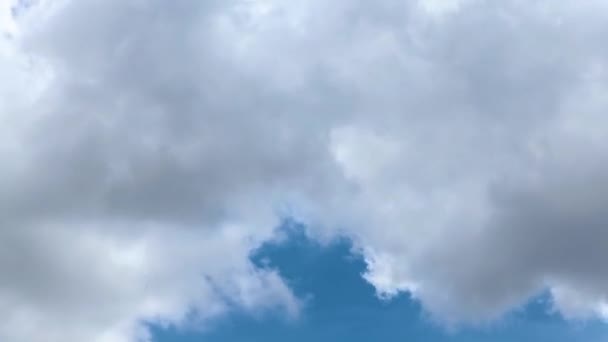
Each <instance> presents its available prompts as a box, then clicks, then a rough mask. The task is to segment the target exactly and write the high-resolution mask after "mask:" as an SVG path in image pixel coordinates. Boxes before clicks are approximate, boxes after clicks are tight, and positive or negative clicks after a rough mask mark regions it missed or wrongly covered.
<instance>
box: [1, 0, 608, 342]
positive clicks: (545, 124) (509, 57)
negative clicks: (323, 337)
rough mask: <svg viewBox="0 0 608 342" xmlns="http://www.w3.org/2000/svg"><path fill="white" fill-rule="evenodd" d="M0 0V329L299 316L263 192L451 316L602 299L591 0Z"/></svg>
mask: <svg viewBox="0 0 608 342" xmlns="http://www.w3.org/2000/svg"><path fill="white" fill-rule="evenodd" d="M6 4H8V2H2V11H1V13H2V18H6V20H3V22H6V23H8V24H3V25H2V30H4V31H6V30H7V29H8V28H10V30H11V32H12V34H13V35H12V36H11V37H8V36H7V37H4V38H2V41H1V43H0V75H2V77H3V78H2V79H3V80H7V81H6V82H2V84H1V85H0V97H1V99H2V101H0V109H1V111H0V120H1V121H2V128H0V129H1V133H2V134H1V135H0V158H1V159H2V165H3V168H2V173H0V223H1V225H0V227H2V228H0V241H2V242H1V244H2V246H3V247H2V248H1V249H0V250H1V251H2V252H0V272H2V273H3V274H4V275H5V276H3V280H2V282H0V313H2V314H3V317H7V318H6V319H5V320H4V321H3V323H2V324H1V325H0V339H3V340H8V341H17V342H20V341H50V342H53V341H65V342H71V341H83V340H87V341H100V342H101V341H103V342H123V341H128V342H131V341H134V340H137V337H138V336H139V337H140V338H143V339H145V338H146V331H145V329H144V328H143V326H142V324H141V323H142V322H143V321H156V322H164V323H170V324H178V325H179V324H188V319H187V316H190V315H191V314H194V315H195V316H198V318H200V320H201V321H202V322H205V320H206V319H207V318H210V317H215V316H217V315H220V314H222V313H224V312H226V310H229V308H230V307H233V306H237V307H240V308H244V309H246V310H251V311H256V310H259V309H264V308H268V307H282V308H283V310H287V311H288V312H290V313H291V314H293V315H295V314H297V310H298V305H299V304H298V301H297V300H296V299H295V298H293V296H292V295H291V293H290V292H289V289H288V288H287V287H286V285H285V284H284V283H283V282H282V280H281V279H280V278H279V277H278V275H277V274H276V273H274V272H273V271H272V270H258V269H255V268H254V267H253V266H252V265H251V264H250V262H249V261H248V256H249V253H250V252H251V251H252V250H254V249H255V248H257V247H258V246H259V245H260V244H261V243H262V242H264V241H266V240H268V239H272V238H274V234H273V227H274V226H276V225H277V224H278V221H277V211H280V210H281V208H282V207H289V208H295V209H294V211H295V212H297V213H298V215H300V216H301V218H302V219H304V220H307V221H308V222H309V223H311V226H310V233H311V235H313V236H316V237H318V238H328V237H331V236H335V235H338V234H340V235H347V236H349V237H351V238H352V239H353V240H354V241H355V243H356V246H357V248H358V249H359V250H360V251H361V252H362V253H363V254H364V257H365V259H366V261H367V262H368V264H369V270H368V273H367V274H366V275H365V277H366V279H367V280H368V281H370V282H371V283H372V284H374V285H375V286H376V288H377V290H378V291H379V293H380V294H382V295H385V296H390V295H394V294H396V293H398V292H400V291H411V292H412V293H413V294H414V296H415V297H417V298H419V299H420V300H421V301H422V303H423V305H424V306H425V307H426V308H427V309H428V310H430V311H431V312H432V313H433V314H435V315H437V316H439V317H441V318H442V319H445V320H447V321H454V322H457V321H463V320H464V321H479V320H487V319H491V318H494V317H497V316H499V315H500V314H502V313H504V312H505V311H507V310H509V309H511V308H514V307H516V306H518V305H520V304H521V303H523V302H525V301H526V300H527V299H528V298H529V297H530V296H532V295H534V294H536V293H539V292H540V291H543V290H546V289H549V290H550V291H551V293H553V294H554V302H555V306H556V308H557V309H558V310H560V311H561V312H562V313H563V314H564V315H565V316H567V317H594V316H597V315H600V316H603V315H604V314H605V311H606V310H605V306H606V304H605V298H606V296H608V286H607V284H608V282H606V279H607V277H606V275H605V274H604V273H605V272H602V269H603V262H604V260H606V259H607V257H608V254H606V252H605V248H604V246H605V245H606V243H608V239H607V238H606V232H608V230H607V229H606V222H607V220H608V218H607V217H606V215H605V214H604V210H603V208H602V203H605V202H606V196H607V195H608V191H606V189H605V185H604V184H608V183H606V179H605V178H606V177H605V176H604V174H607V173H606V172H605V171H606V153H605V150H606V149H605V147H606V144H607V143H608V140H607V139H608V133H607V132H608V128H606V127H608V126H607V125H604V124H603V123H604V121H605V119H603V113H604V112H605V108H606V100H605V96H604V95H603V94H604V93H605V88H606V87H605V83H606V75H605V68H606V66H605V60H606V53H607V51H606V49H605V48H603V45H602V44H601V43H602V38H603V37H604V36H605V33H606V30H607V29H608V26H607V25H606V24H605V20H603V19H604V18H603V16H602V15H601V13H603V11H604V10H605V4H603V2H601V1H588V2H585V4H581V3H580V2H577V3H574V2H572V1H563V2H559V3H558V2H554V1H534V2H523V1H516V0H513V1H503V2H501V3H490V2H483V1H453V2H449V3H447V2H446V3H442V4H441V6H439V7H437V5H439V2H436V1H414V0H412V1H392V0H382V1H376V2H373V3H372V2H368V1H359V0H352V1H346V0H345V1H333V2H326V1H307V2H303V1H282V0H268V1H237V0H235V1H205V2H202V1H181V2H176V3H167V2H165V1H160V0H147V1H132V2H126V1H118V0H116V1H114V0H105V1H102V0H88V1H74V0H66V1H51V0H47V1H41V2H38V3H36V4H30V5H28V6H29V7H28V8H23V10H22V12H21V14H20V15H19V16H18V17H16V18H14V17H13V16H12V15H10V14H9V13H10V8H11V7H10V6H8V5H6ZM446 4H448V6H447V7H446V6H444V5H446Z"/></svg>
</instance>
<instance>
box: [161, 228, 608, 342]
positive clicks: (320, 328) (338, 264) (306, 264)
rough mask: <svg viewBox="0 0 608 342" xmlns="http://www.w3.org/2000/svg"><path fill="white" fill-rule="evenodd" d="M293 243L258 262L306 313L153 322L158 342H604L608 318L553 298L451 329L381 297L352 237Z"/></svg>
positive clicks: (273, 248)
mask: <svg viewBox="0 0 608 342" xmlns="http://www.w3.org/2000/svg"><path fill="white" fill-rule="evenodd" d="M286 231H287V233H288V239H287V241H284V242H282V243H280V244H267V245H265V246H263V247H262V248H261V249H260V250H258V251H257V252H256V253H255V254H254V255H253V256H252V260H253V261H254V262H255V263H256V264H257V265H258V266H259V267H272V268H276V269H278V270H279V271H280V273H281V275H282V276H283V277H284V278H285V279H286V280H287V281H288V283H289V285H290V286H291V288H292V289H293V291H294V292H295V293H296V294H297V295H298V296H299V297H300V298H306V299H307V300H306V305H305V307H304V311H303V312H302V315H301V317H300V318H298V319H297V320H295V321H294V320H287V319H285V318H284V317H283V315H281V314H280V313H278V312H274V313H265V314H263V315H262V316H255V317H254V316H252V315H247V314H244V313H239V312H234V313H233V314H231V315H230V316H228V317H224V318H223V319H221V320H219V321H217V322H214V323H213V324H212V326H211V327H207V329H205V330H200V331H196V330H192V331H185V330H177V329H175V328H172V327H165V328H159V327H156V328H153V336H154V341H155V342H199V341H205V342H258V341H260V342H261V341H264V342H279V341H281V342H285V341H289V342H300V341H301V342H304V341H306V342H311V341H315V342H329V341H349V342H364V341H365V342H367V341H387V342H393V341H395V342H396V341H437V342H537V341H538V342H573V341H574V342H578V341H581V342H602V341H606V340H607V338H608V334H607V333H606V330H608V329H606V327H605V326H604V324H602V323H599V322H595V323H590V322H585V323H583V322H578V323H574V322H566V321H565V320H563V319H562V318H561V317H559V316H558V315H556V314H553V313H551V310H550V302H549V300H548V298H547V296H539V297H538V298H535V299H534V300H533V301H531V302H530V303H529V304H528V305H527V306H526V307H524V308H522V309H521V310H518V311H516V312H513V313H512V314H510V315H508V316H507V317H505V318H504V319H503V320H501V321H500V322H496V323H494V324H492V325H490V326H484V327H468V328H460V329H457V330H449V329H445V327H442V326H441V325H439V324H437V323H436V322H433V321H432V320H431V319H429V317H428V316H427V315H426V314H425V313H424V311H423V310H422V308H421V307H420V305H419V304H418V303H417V302H416V301H415V300H413V299H412V298H410V297H409V296H408V295H407V294H403V295H401V296H399V297H397V298H394V299H392V300H389V301H385V300H380V299H378V298H377V296H376V295H375V292H374V289H373V287H372V286H371V285H370V284H368V283H367V282H366V281H365V280H364V279H363V278H362V277H361V273H362V272H364V270H365V264H364V262H363V260H361V259H360V258H358V257H356V256H354V255H353V254H352V253H351V246H350V244H349V242H348V241H346V240H343V241H336V242H335V243H333V244H331V245H329V246H321V245H319V244H317V243H315V242H312V241H310V240H308V239H307V238H306V237H305V236H304V234H302V232H301V230H300V229H298V228H294V227H291V228H288V229H286Z"/></svg>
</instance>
